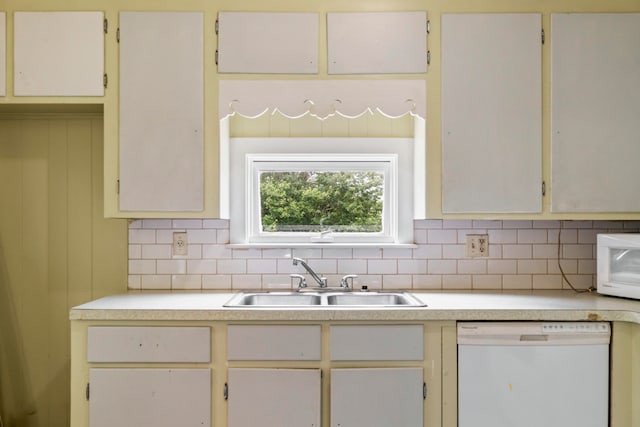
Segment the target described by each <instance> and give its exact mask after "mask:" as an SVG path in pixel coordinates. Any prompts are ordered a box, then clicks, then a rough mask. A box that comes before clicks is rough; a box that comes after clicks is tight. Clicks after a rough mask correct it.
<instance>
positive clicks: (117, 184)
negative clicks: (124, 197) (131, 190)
mask: <svg viewBox="0 0 640 427" xmlns="http://www.w3.org/2000/svg"><path fill="white" fill-rule="evenodd" d="M116 194H120V180H119V179H118V180H116Z"/></svg>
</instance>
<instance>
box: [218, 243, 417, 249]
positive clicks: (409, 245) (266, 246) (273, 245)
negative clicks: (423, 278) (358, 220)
mask: <svg viewBox="0 0 640 427" xmlns="http://www.w3.org/2000/svg"><path fill="white" fill-rule="evenodd" d="M227 247H228V248H229V249H277V248H290V249H318V248H319V249H336V248H353V249H356V248H381V249H415V248H417V247H418V245H416V244H415V243H229V244H228V245H227Z"/></svg>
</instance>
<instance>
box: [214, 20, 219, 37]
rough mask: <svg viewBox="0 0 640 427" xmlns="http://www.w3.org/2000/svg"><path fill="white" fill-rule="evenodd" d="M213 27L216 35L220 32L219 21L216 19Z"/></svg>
mask: <svg viewBox="0 0 640 427" xmlns="http://www.w3.org/2000/svg"><path fill="white" fill-rule="evenodd" d="M215 29H216V35H218V34H219V33H220V21H219V20H217V19H216V25H215Z"/></svg>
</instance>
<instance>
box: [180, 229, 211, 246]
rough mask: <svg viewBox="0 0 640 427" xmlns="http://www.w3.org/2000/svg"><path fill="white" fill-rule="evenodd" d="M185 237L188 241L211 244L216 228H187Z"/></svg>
mask: <svg viewBox="0 0 640 427" xmlns="http://www.w3.org/2000/svg"><path fill="white" fill-rule="evenodd" d="M187 239H188V241H189V243H200V244H203V245H213V244H215V243H217V241H216V230H202V229H197V230H191V229H188V230H187Z"/></svg>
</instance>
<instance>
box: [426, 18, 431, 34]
mask: <svg viewBox="0 0 640 427" xmlns="http://www.w3.org/2000/svg"><path fill="white" fill-rule="evenodd" d="M427 34H431V21H429V20H428V19H427Z"/></svg>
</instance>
